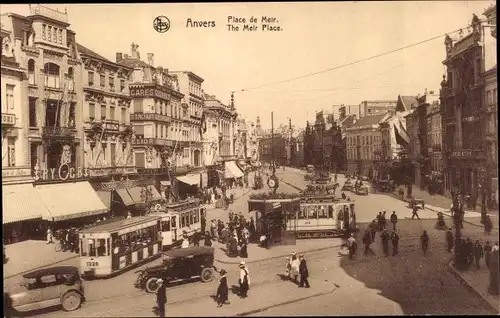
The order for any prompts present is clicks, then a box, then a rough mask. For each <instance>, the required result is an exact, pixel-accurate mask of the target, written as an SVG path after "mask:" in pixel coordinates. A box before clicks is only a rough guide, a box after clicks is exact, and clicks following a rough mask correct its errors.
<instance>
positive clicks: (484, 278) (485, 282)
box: [448, 259, 500, 313]
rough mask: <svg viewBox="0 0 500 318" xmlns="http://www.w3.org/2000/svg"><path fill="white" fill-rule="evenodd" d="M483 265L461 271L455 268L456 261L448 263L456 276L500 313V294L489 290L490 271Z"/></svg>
mask: <svg viewBox="0 0 500 318" xmlns="http://www.w3.org/2000/svg"><path fill="white" fill-rule="evenodd" d="M483 260H484V259H483ZM481 262H483V261H481ZM481 265H482V267H481V268H480V269H477V268H476V267H475V266H471V267H470V268H469V269H468V270H465V271H460V270H457V269H456V268H455V266H454V261H453V260H452V261H451V262H450V263H449V264H448V268H449V270H450V271H451V272H452V273H453V274H455V276H457V277H458V278H459V279H461V280H462V282H463V283H464V284H466V285H467V286H468V287H469V288H470V289H472V290H473V291H474V292H476V293H477V294H478V295H479V296H481V297H482V298H483V299H484V300H485V301H486V302H488V303H489V304H490V306H491V307H493V308H494V309H495V310H496V311H497V312H498V313H500V297H499V295H492V294H490V293H489V292H488V287H489V284H490V271H489V270H488V268H487V267H486V265H485V264H481Z"/></svg>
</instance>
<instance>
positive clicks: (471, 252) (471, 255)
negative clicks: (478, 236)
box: [465, 237, 474, 266]
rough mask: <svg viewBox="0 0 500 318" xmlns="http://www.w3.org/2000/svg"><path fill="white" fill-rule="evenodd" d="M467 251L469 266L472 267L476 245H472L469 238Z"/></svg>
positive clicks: (466, 245) (466, 243)
mask: <svg viewBox="0 0 500 318" xmlns="http://www.w3.org/2000/svg"><path fill="white" fill-rule="evenodd" d="M465 251H466V255H467V266H470V265H472V263H473V262H474V243H472V240H471V238H470V237H468V238H467V241H466V242H465Z"/></svg>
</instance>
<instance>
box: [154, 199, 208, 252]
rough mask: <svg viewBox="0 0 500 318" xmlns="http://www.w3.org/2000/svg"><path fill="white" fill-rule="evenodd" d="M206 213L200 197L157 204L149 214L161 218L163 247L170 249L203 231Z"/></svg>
mask: <svg viewBox="0 0 500 318" xmlns="http://www.w3.org/2000/svg"><path fill="white" fill-rule="evenodd" d="M203 213H205V211H204V208H203V207H202V206H201V204H200V200H198V199H187V200H183V201H179V202H174V203H165V204H157V205H156V206H155V207H154V209H153V210H152V211H151V212H150V213H149V215H152V216H157V217H159V218H161V227H160V229H161V234H162V249H163V250H168V249H170V248H172V247H174V246H176V245H179V244H180V243H182V240H183V236H184V235H187V236H188V238H189V237H191V236H193V235H194V233H196V232H199V231H201V216H202V214H203Z"/></svg>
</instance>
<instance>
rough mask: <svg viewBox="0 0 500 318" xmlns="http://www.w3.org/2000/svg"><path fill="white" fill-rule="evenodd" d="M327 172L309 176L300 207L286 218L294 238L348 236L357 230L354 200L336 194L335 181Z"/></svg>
mask: <svg viewBox="0 0 500 318" xmlns="http://www.w3.org/2000/svg"><path fill="white" fill-rule="evenodd" d="M330 181H331V178H330V177H329V175H327V174H326V173H321V172H320V173H319V174H318V176H317V177H316V179H314V180H311V183H310V184H308V185H307V188H306V190H305V191H303V192H302V194H301V197H300V210H299V211H297V212H296V213H295V214H294V217H292V218H289V219H288V220H287V230H289V231H292V232H295V233H296V235H295V236H296V238H298V239H299V238H324V237H337V236H347V235H349V233H352V232H355V231H357V224H356V210H355V202H354V201H351V200H340V199H338V198H336V197H335V190H336V189H337V188H338V186H339V184H338V183H331V182H330Z"/></svg>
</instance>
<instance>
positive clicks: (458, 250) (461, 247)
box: [446, 228, 498, 270]
mask: <svg viewBox="0 0 500 318" xmlns="http://www.w3.org/2000/svg"><path fill="white" fill-rule="evenodd" d="M446 243H447V247H446V249H447V251H448V252H449V253H451V252H452V249H455V255H456V258H455V265H456V266H457V267H458V268H460V269H463V270H467V269H469V268H470V266H472V265H475V266H476V268H478V269H479V268H481V264H480V261H481V259H482V258H484V261H485V264H486V267H489V264H490V258H491V252H492V251H494V250H498V242H495V244H494V245H491V242H490V241H486V242H485V243H484V246H483V245H482V244H481V242H480V241H479V240H476V241H475V242H473V241H472V239H471V238H470V237H468V238H463V237H457V238H454V237H453V232H452V230H451V228H450V229H448V231H447V233H446Z"/></svg>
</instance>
